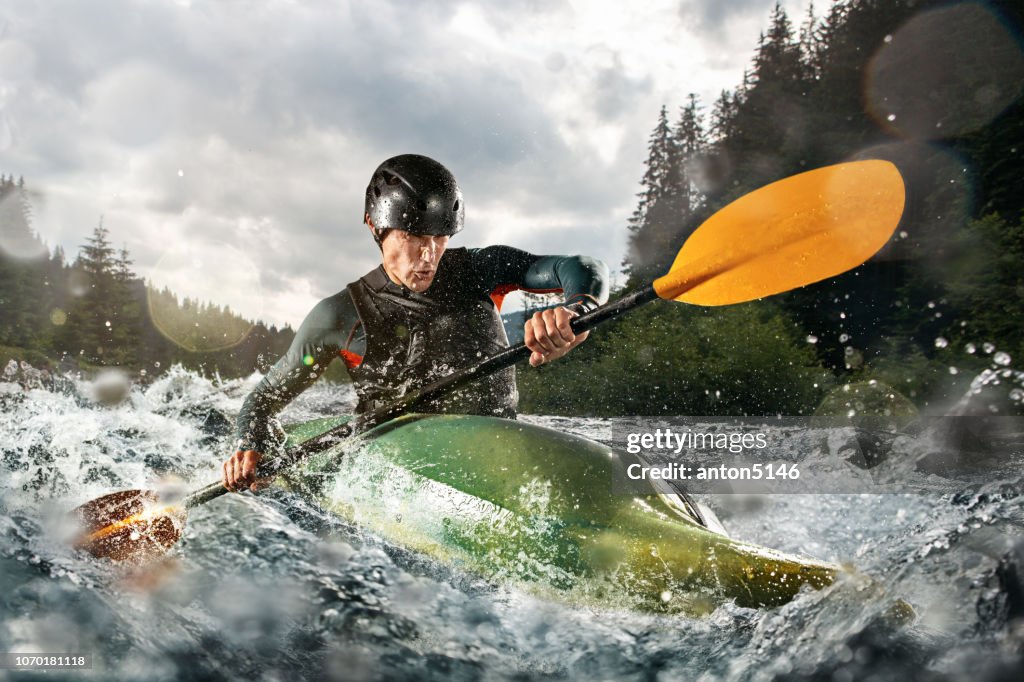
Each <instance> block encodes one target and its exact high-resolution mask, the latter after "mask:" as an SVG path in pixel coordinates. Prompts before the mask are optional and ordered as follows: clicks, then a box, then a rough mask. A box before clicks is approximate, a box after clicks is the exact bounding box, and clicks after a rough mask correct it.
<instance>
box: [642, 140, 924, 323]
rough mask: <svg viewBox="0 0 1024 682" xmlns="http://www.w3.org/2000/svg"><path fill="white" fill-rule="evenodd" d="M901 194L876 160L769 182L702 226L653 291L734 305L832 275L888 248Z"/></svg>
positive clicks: (895, 173)
mask: <svg viewBox="0 0 1024 682" xmlns="http://www.w3.org/2000/svg"><path fill="white" fill-rule="evenodd" d="M905 194H906V192H905V189H904V186H903V178H902V177H901V176H900V172H899V170H897V169H896V166H894V165H893V164H892V163H890V162H888V161H880V160H871V161H853V162H849V163H841V164H837V165H835V166H826V167H825V168H819V169H817V170H812V171H808V172H806V173H800V174H799V175H794V176H792V177H789V178H786V179H784V180H779V181H778V182H773V183H772V184H770V185H766V186H764V187H762V188H760V189H758V190H756V191H754V192H751V193H750V194H747V195H745V196H743V197H741V198H739V199H737V200H736V201H734V202H733V203H731V204H729V205H728V206H726V207H725V208H723V209H722V210H720V211H718V212H717V213H715V215H713V216H711V218H709V219H708V220H707V221H706V222H704V223H703V224H702V225H701V226H700V227H698V228H697V230H696V231H694V233H693V234H692V235H690V238H689V239H687V240H686V243H685V244H683V248H682V249H680V250H679V254H678V255H677V256H676V259H675V262H674V263H673V264H672V268H671V269H670V270H669V271H668V273H667V274H665V275H664V276H663V277H660V278H658V279H657V280H655V281H654V289H655V291H656V292H657V293H658V296H660V297H661V298H664V299H668V300H673V299H674V300H676V301H683V302H686V303H693V304H696V305H705V306H712V305H728V304H731V303H742V302H744V301H751V300H754V299H758V298H763V297H765V296H771V295H772V294H777V293H780V292H783V291H789V290H790V289H795V288H797V287H801V286H806V285H808V284H811V283H813V282H819V281H821V280H823V279H828V278H829V277H834V276H835V275H838V274H840V273H843V272H846V271H847V270H851V269H853V268H855V267H857V266H858V265H860V264H861V263H863V262H864V261H866V260H867V259H868V258H870V257H871V256H873V255H874V254H875V253H877V252H878V250H879V249H880V248H882V246H884V245H885V243H886V242H887V241H889V238H890V237H891V236H892V233H893V232H894V231H895V230H896V226H897V225H898V224H899V221H900V217H901V216H902V215H903V205H904V202H905Z"/></svg>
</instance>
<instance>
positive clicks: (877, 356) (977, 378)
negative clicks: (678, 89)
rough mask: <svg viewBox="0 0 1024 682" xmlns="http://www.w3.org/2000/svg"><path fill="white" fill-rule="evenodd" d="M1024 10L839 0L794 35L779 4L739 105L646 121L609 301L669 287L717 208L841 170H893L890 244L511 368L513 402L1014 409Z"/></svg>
mask: <svg viewBox="0 0 1024 682" xmlns="http://www.w3.org/2000/svg"><path fill="white" fill-rule="evenodd" d="M1022 14H1024V8H1022V6H1021V3H1012V2H992V3H986V4H984V5H982V4H978V3H961V4H955V3H949V2H927V1H926V2H920V1H914V0H843V1H840V2H836V3H834V4H833V5H832V6H831V7H830V8H829V9H828V10H827V11H826V12H825V14H824V16H822V17H818V16H816V15H815V14H814V9H813V7H812V9H811V10H810V12H809V13H808V15H807V16H806V17H802V18H800V19H798V20H797V21H796V22H794V20H792V19H791V18H790V17H789V16H787V14H786V12H785V11H784V10H783V9H782V8H781V7H779V6H778V5H776V7H775V9H774V10H773V12H772V14H771V17H770V20H769V23H768V27H767V29H766V30H765V32H764V33H763V34H762V35H761V36H760V39H759V40H758V42H757V46H756V49H755V51H754V56H753V60H752V63H751V66H750V68H749V70H748V71H747V73H746V75H745V77H744V78H743V81H742V82H741V83H739V84H738V85H737V87H736V88H735V89H733V90H729V91H723V92H722V93H721V95H720V96H719V97H718V98H717V100H716V101H715V102H713V103H710V106H707V105H705V103H702V102H700V101H699V100H698V99H697V98H696V97H695V96H694V95H689V96H681V97H680V100H681V101H680V102H679V103H678V110H677V112H676V113H674V114H673V113H672V111H671V110H670V108H669V107H668V106H663V107H662V109H661V111H660V112H659V113H658V116H657V120H656V123H655V126H654V129H653V131H652V133H651V136H650V141H649V148H648V157H647V161H646V168H645V173H644V175H643V178H642V180H641V191H640V193H639V200H638V204H637V208H636V210H635V212H634V213H633V215H632V217H631V218H630V220H629V225H628V230H629V239H630V251H629V254H628V255H627V257H626V259H625V262H624V263H623V266H624V268H625V272H626V273H627V274H628V276H629V282H628V284H627V286H626V287H625V288H624V289H623V292H624V291H629V290H631V289H632V288H634V287H636V286H638V285H640V284H642V283H645V282H650V281H651V280H652V279H654V278H655V277H657V276H659V275H661V274H662V273H664V272H665V271H667V269H668V267H669V266H670V265H671V262H672V260H673V258H674V257H675V254H676V252H677V251H678V250H679V248H680V247H681V246H682V244H683V243H684V242H685V240H686V237H687V236H688V235H689V234H690V233H691V232H693V231H694V230H695V229H696V228H697V227H698V226H699V225H700V224H701V223H702V222H703V221H704V220H705V219H707V218H708V217H709V216H711V215H712V214H713V213H714V212H715V211H716V210H717V209H719V208H722V207H723V206H725V205H727V204H728V203H729V202H730V201H732V200H734V199H736V198H738V197H740V196H743V195H744V194H746V193H748V192H751V191H753V190H755V189H757V188H758V187H761V186H763V185H766V184H768V183H770V182H772V181H775V180H778V179H781V178H785V177H788V176H791V175H794V174H797V173H800V172H802V171H805V170H810V169H813V168H818V167H821V166H826V165H829V164H834V163H840V162H843V161H849V160H855V159H862V158H881V159H887V160H890V161H893V162H894V163H895V164H896V165H897V167H898V168H899V169H900V171H901V173H902V174H903V176H904V180H905V182H906V184H907V207H906V211H905V214H904V217H903V220H902V222H901V224H900V227H899V229H898V232H897V234H896V236H895V237H894V238H893V240H892V241H891V242H890V244H889V245H887V246H886V247H885V248H884V249H883V251H882V252H881V253H880V254H879V255H878V256H876V257H875V258H873V259H872V260H870V261H869V262H868V263H866V264H865V265H863V266H861V267H860V268H857V269H856V270H854V271H853V272H850V273H847V274H845V275H843V276H840V277H837V278H835V279H833V280H830V281H825V282H821V283H818V284H815V285H812V286H808V287H805V288H803V289H799V290H796V291H793V292H790V293H788V294H783V295H780V296H775V297H772V298H771V299H767V300H764V301H755V302H752V303H747V304H742V305H737V306H727V307H723V308H697V307H692V306H685V305H679V304H672V303H664V302H656V303H654V304H651V306H650V307H649V308H648V309H646V310H644V311H642V312H640V313H637V314H633V315H631V316H628V317H627V318H625V319H621V320H619V321H618V322H615V323H612V325H611V328H604V329H602V330H601V331H600V333H598V334H595V335H594V336H593V338H592V340H591V341H588V343H586V344H584V345H583V346H581V347H580V349H579V350H578V351H576V352H575V353H574V354H573V355H571V356H569V357H567V358H566V359H565V360H563V361H559V362H558V363H555V364H552V365H551V366H547V367H542V368H541V369H540V371H537V372H530V371H522V372H520V375H519V376H520V385H521V391H522V394H523V401H522V406H523V408H524V409H525V410H526V411H533V412H538V413H551V412H556V413H558V412H563V413H564V412H569V413H583V414H600V415H614V414H706V415H716V414H717V415H721V414H725V415H729V414H808V413H812V412H815V411H816V410H817V411H825V412H829V413H839V414H844V415H845V414H851V415H852V414H858V413H859V414H867V413H880V414H885V413H894V412H911V411H916V410H918V409H921V410H924V411H929V412H941V411H946V410H949V409H951V408H952V406H953V405H954V404H956V403H957V402H959V401H961V400H962V399H963V398H964V396H965V395H966V394H967V393H968V392H969V391H974V392H982V393H986V397H985V398H984V401H985V405H984V406H983V409H985V410H987V411H989V412H1005V411H1019V410H1020V406H1021V403H1022V402H1024V390H1022V375H1021V373H1019V372H1017V371H1015V370H1013V369H1012V365H1013V363H1014V361H1015V360H1016V361H1018V362H1019V361H1020V359H1021V358H1022V357H1024V326H1022V325H1021V323H1020V320H1021V312H1022V310H1024V268H1022V267H1021V265H1022V263H1024V222H1022V218H1024V215H1022V207H1024V163H1022V156H1021V155H1022V152H1024V104H1022V101H1021V92H1022V89H1024V56H1022V52H1021V47H1020V42H1019V36H1020V34H1021V33H1020V32H1021V27H1022V25H1024V16H1022ZM982 37H983V38H984V39H981V38H982ZM756 229H758V228H757V226H756V225H752V226H751V230H756ZM619 293H620V294H621V293H622V292H619ZM972 381H973V382H974V388H973V389H972V387H971V386H972ZM982 384H984V386H982ZM990 389H992V390H990ZM995 394H998V396H996V397H994V396H995Z"/></svg>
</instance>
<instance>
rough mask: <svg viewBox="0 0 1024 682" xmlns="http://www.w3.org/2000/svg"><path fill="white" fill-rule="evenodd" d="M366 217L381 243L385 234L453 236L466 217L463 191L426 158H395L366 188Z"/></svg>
mask: <svg viewBox="0 0 1024 682" xmlns="http://www.w3.org/2000/svg"><path fill="white" fill-rule="evenodd" d="M366 214H367V215H369V216H370V221H371V222H372V223H373V227H374V231H375V233H376V239H377V243H378V244H379V243H380V240H381V236H382V235H383V233H384V230H388V229H392V228H394V229H399V230H406V231H407V232H413V233H415V234H432V235H449V236H450V235H453V234H455V233H456V232H459V231H460V230H462V223H463V220H464V218H465V215H466V211H465V207H464V206H463V202H462V190H460V189H459V184H458V183H457V182H455V176H454V175H452V173H451V171H449V170H448V169H447V168H445V167H444V166H442V165H441V164H439V163H438V162H437V161H434V160H433V159H431V158H428V157H426V156H420V155H419V154H402V155H401V156H395V157H392V158H390V159H388V160H387V161H385V162H384V163H382V164H381V165H379V166H377V170H375V171H374V172H373V177H372V178H370V184H369V185H368V186H367V188H366Z"/></svg>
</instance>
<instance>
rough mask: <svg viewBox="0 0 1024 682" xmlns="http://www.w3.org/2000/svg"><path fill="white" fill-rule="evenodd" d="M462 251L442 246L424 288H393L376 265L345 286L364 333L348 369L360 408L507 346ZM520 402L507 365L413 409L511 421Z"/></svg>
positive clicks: (485, 293)
mask: <svg viewBox="0 0 1024 682" xmlns="http://www.w3.org/2000/svg"><path fill="white" fill-rule="evenodd" d="M471 259H472V256H471V255H470V253H469V252H468V251H467V250H466V249H449V250H448V251H446V252H445V254H444V256H442V258H441V261H440V263H439V264H438V268H437V274H436V275H435V276H434V281H433V283H432V284H431V286H430V288H429V289H427V291H425V292H423V293H416V292H413V291H410V290H408V289H406V288H405V287H403V286H400V285H398V284H395V283H394V282H392V281H391V279H390V278H389V277H388V276H387V273H386V272H385V271H384V267H383V266H378V267H377V268H376V269H375V270H373V271H371V272H370V273H368V274H366V275H365V276H363V277H362V278H360V279H359V281H357V282H353V283H352V284H349V285H348V291H349V294H350V295H351V297H352V301H353V303H354V304H355V307H356V311H357V312H358V313H359V319H360V322H361V323H362V325H363V329H364V331H365V333H366V354H365V355H364V356H363V358H362V362H360V363H359V365H358V366H355V367H350V368H349V375H350V376H351V377H352V380H353V382H354V384H355V389H356V394H357V395H358V396H359V404H358V405H357V407H356V412H358V413H362V412H367V411H369V410H373V409H375V408H377V407H380V406H381V405H383V404H385V403H387V402H390V401H392V400H395V399H397V398H400V397H401V396H402V395H404V394H405V392H406V391H407V390H408V389H410V388H413V387H417V386H422V385H424V384H426V383H429V382H431V381H433V380H436V379H439V378H441V377H443V376H446V375H448V374H450V373H452V372H453V371H456V370H459V369H462V368H464V367H469V366H471V365H473V364H476V363H477V362H479V361H480V360H482V359H483V358H485V357H487V356H488V355H490V354H492V353H495V352H497V351H499V350H501V349H503V348H507V347H508V337H506V336H505V328H504V325H503V324H502V322H501V316H500V315H499V314H498V311H497V309H496V308H495V306H494V302H493V301H492V300H491V298H490V292H489V291H487V290H486V285H485V284H484V283H483V281H482V278H481V275H480V273H479V272H476V271H475V269H474V268H473V264H472V262H471ZM518 402H519V392H518V390H517V388H516V375H515V368H514V367H509V368H507V369H503V370H501V371H499V372H496V373H494V374H491V375H490V376H487V377H481V378H480V379H478V380H476V381H474V382H472V383H470V384H467V385H466V386H463V387H462V388H460V389H457V390H454V391H449V392H447V393H446V394H444V395H441V396H438V397H436V398H434V399H433V400H430V401H428V402H426V403H423V404H421V405H417V406H416V408H415V409H416V411H417V412H447V413H461V414H483V415H493V416H499V417H508V418H514V417H515V414H516V407H517V405H518Z"/></svg>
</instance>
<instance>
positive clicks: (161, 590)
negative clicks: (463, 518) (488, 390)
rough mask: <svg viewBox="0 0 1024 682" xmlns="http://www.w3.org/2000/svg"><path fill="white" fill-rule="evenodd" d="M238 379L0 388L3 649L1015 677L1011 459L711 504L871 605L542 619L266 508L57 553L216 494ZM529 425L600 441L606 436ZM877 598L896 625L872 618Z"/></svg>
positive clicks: (250, 674)
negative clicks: (128, 495)
mask: <svg viewBox="0 0 1024 682" xmlns="http://www.w3.org/2000/svg"><path fill="white" fill-rule="evenodd" d="M255 381H256V377H253V378H250V379H248V380H244V381H233V382H225V383H221V384H217V383H213V382H210V381H208V380H206V379H203V378H201V377H199V376H197V375H195V374H192V373H189V372H185V371H183V370H180V369H173V370H171V371H170V372H168V373H167V374H165V375H164V376H162V377H161V378H159V379H158V380H157V381H155V382H154V383H152V384H151V385H149V386H147V387H136V388H134V389H133V390H132V392H131V393H130V395H129V398H128V400H127V401H126V402H125V403H124V404H122V405H121V406H119V407H115V408H105V407H100V406H97V405H94V404H91V403H90V402H89V401H88V400H86V399H85V398H83V397H82V396H84V395H86V394H87V390H86V388H87V387H86V386H84V385H83V384H82V383H81V382H73V381H71V382H67V383H66V384H65V387H66V390H65V392H54V391H48V390H43V389H40V388H35V389H29V390H24V389H22V388H21V387H19V386H18V385H16V384H10V383H8V384H2V385H0V407H2V416H0V438H2V442H0V447H2V459H0V466H2V472H3V478H2V481H0V506H2V508H0V512H2V514H0V533H2V535H3V538H4V542H3V544H2V548H0V565H2V566H3V569H2V572H0V576H2V577H0V580H2V584H0V587H2V590H0V651H22V652H79V653H88V654H92V656H93V661H94V662H93V669H92V671H91V672H61V673H59V675H60V676H64V677H65V678H67V679H103V680H111V679H125V680H164V679H167V680H171V679H183V680H184V679H199V678H206V679H245V680H263V679H266V680H278V679H280V680H291V679H302V678H312V679H316V678H326V679H410V680H412V679H415V680H421V679H533V678H565V677H569V678H574V679H588V680H591V679H635V680H655V679H657V680H662V679H665V680H672V679H720V678H731V679H773V678H777V677H789V678H793V679H800V678H806V677H811V676H820V677H823V678H826V679H833V680H837V681H842V680H854V679H863V678H864V677H866V676H868V675H874V676H875V678H876V679H907V678H918V677H926V676H928V675H937V676H940V677H947V676H948V677H952V678H959V677H967V676H970V677H972V678H974V679H978V680H981V679H985V678H987V677H994V676H996V675H998V674H1007V672H1008V671H1014V670H1015V669H1017V667H1018V666H1020V665H1021V658H1020V651H1021V648H1022V642H1024V639H1022V636H1021V634H1020V632H1019V631H1017V633H1016V634H1014V633H1013V632H1012V631H1011V630H1010V629H1008V628H1006V627H1005V626H1004V624H1003V623H1002V620H1001V619H1000V618H999V617H997V616H992V615H989V614H988V612H989V611H991V610H992V609H993V608H995V607H998V606H999V605H1000V604H1002V602H1001V601H1000V600H1001V599H1004V598H1003V597H1001V596H1000V592H999V591H998V590H997V589H996V587H997V582H996V581H995V580H994V579H993V578H992V577H991V572H992V569H993V567H994V566H995V564H996V561H997V559H998V557H999V556H1000V555H1002V554H1003V553H1005V552H1006V551H1007V550H1008V549H1009V548H1010V546H1011V545H1012V544H1013V542H1015V541H1019V539H1020V538H1021V528H1022V526H1024V509H1022V504H1021V502H1022V499H1024V498H1022V492H1024V484H1022V482H1021V480H1020V478H1019V476H1020V474H1019V471H1020V469H1019V463H1020V462H1019V460H1016V461H1007V462H1006V463H1005V466H1003V467H1001V468H997V469H996V470H995V473H992V471H993V470H991V469H990V470H989V471H987V472H985V473H984V474H980V473H979V474H977V475H976V476H975V477H974V478H975V479H976V480H973V481H972V480H971V479H970V476H966V477H964V478H961V479H949V478H940V477H935V476H934V475H931V474H927V473H922V472H917V471H916V470H915V468H914V466H913V458H914V457H916V456H917V455H918V454H919V453H915V452H911V451H909V449H908V450H907V451H901V450H900V449H899V447H901V446H899V445H897V449H896V450H895V451H894V452H893V454H892V455H891V456H890V458H889V460H888V461H887V462H884V463H883V464H882V465H880V467H881V469H882V471H883V472H888V473H889V474H890V475H895V474H899V475H900V476H907V477H913V479H914V483H915V484H916V485H915V487H916V488H918V489H920V488H922V487H923V488H926V489H930V490H932V491H933V492H931V493H927V494H920V493H914V494H902V495H899V494H888V495H774V496H746V497H736V496H718V497H715V498H710V497H708V498H706V499H707V501H708V502H709V503H710V504H712V506H714V507H715V508H716V510H717V511H718V512H719V514H720V515H721V516H722V518H723V520H724V521H725V522H726V524H727V526H728V527H729V529H730V531H731V532H732V534H733V535H734V536H737V537H740V538H743V539H747V540H751V541H755V542H757V543H759V544H763V545H767V546H771V547H776V548H778V549H781V550H785V551H790V552H796V553H802V554H807V555H811V556H814V557H818V558H822V559H832V560H836V561H841V562H844V563H850V564H854V565H855V566H856V567H857V569H858V570H859V571H861V572H863V573H865V574H868V575H870V576H872V577H873V578H875V579H877V581H878V582H879V583H880V584H882V585H883V586H884V589H885V593H886V594H885V595H883V596H881V597H878V598H875V597H873V596H872V595H858V593H857V591H856V589H855V588H854V587H853V586H851V585H839V586H836V587H834V588H830V589H828V590H824V591H822V592H808V593H806V594H802V595H801V596H800V597H798V598H797V599H796V600H795V601H794V602H792V603H790V604H788V605H786V606H783V607H781V608H778V609H774V610H751V609H741V608H738V607H735V606H732V605H726V606H723V607H721V608H719V609H718V610H717V611H715V612H714V613H713V614H712V615H710V616H708V617H705V618H701V619H690V618H683V617H672V618H668V617H658V616H651V615H643V614H636V613H629V612H598V611H593V610H587V609H579V608H575V607H571V606H567V605H564V604H558V603H553V602H550V603H549V602H540V601H538V600H536V599H534V598H531V597H529V596H526V595H523V594H520V593H517V592H515V591H514V590H510V589H508V588H505V587H503V586H501V585H491V584H487V583H486V582H483V581H481V580H479V579H477V578H475V577H473V576H469V575H464V574H460V573H458V572H457V571H455V570H453V569H451V568H450V567H447V566H444V565H439V564H437V563H436V562H434V561H432V560H429V559H425V558H423V557H419V556H416V555H412V554H409V553H407V552H403V551H402V550H401V548H395V547H389V546H387V545H386V544H385V543H384V542H382V541H380V540H379V539H377V538H374V537H372V536H369V535H367V534H365V533H364V532H363V531H361V530H360V529H356V528H350V527H347V526H345V525H344V524H342V523H340V522H339V521H337V520H336V519H333V518H331V517H329V516H325V515H323V514H321V513H320V512H319V511H318V510H316V509H312V508H310V507H309V506H308V505H307V504H306V503H304V502H303V501H302V500H300V499H297V498H294V497H292V496H289V495H288V494H285V493H282V492H280V491H273V490H270V491H266V492H265V493H263V494H261V495H259V496H254V495H251V494H244V495H231V496H226V497H223V498H220V499H218V500H216V501H214V502H212V503H210V504H208V505H205V506H203V507H200V508H198V509H196V510H194V511H193V513H192V514H191V516H190V519H189V524H188V526H187V529H186V531H185V534H184V536H183V539H182V541H181V542H179V543H178V544H177V545H176V546H175V548H174V549H173V550H172V551H171V553H170V554H169V556H168V558H167V560H166V561H164V562H162V563H159V564H157V565H155V566H150V567H148V568H147V569H146V570H145V571H139V570H134V571H132V570H129V569H124V568H120V567H114V566H111V565H110V564H108V563H106V562H103V561H98V560H95V559H92V558H88V557H83V556H79V555H77V554H75V553H73V552H72V551H71V550H69V549H68V548H66V547H65V546H64V545H63V544H62V543H60V542H59V541H58V540H57V539H56V537H55V536H54V534H53V530H54V520H55V519H60V518H61V515H62V513H63V512H64V511H66V510H68V509H70V508H72V507H73V506H75V505H77V504H79V503H81V502H85V501H87V500H89V499H92V498H95V497H98V496H100V495H103V494H105V493H108V492H111V491H113V490H117V489H121V488H130V487H147V488H150V487H156V486H158V485H167V480H168V478H177V479H179V481H181V483H180V485H183V486H185V487H193V486H197V485H201V484H205V483H206V482H208V481H210V480H213V479H215V478H217V476H218V467H219V464H220V462H221V461H222V460H223V459H224V457H226V455H227V454H228V450H229V448H230V441H231V438H230V436H227V435H223V434H222V435H214V434H210V433H208V432H206V431H204V428H203V423H204V421H206V420H207V419H208V418H209V413H210V411H211V410H215V411H217V412H219V413H223V414H224V415H227V416H228V417H229V418H232V419H233V417H234V415H235V413H236V412H237V409H238V407H239V406H240V404H241V401H242V399H243V397H244V396H245V394H246V393H247V392H248V391H249V390H250V389H251V388H252V387H253V385H254V383H255ZM352 403H353V400H352V395H351V393H350V392H349V391H348V390H347V389H344V388H338V387H327V386H317V387H314V389H312V390H310V391H308V392H307V393H306V394H304V395H303V396H302V397H300V399H299V400H297V401H296V403H295V404H293V405H292V406H290V407H289V408H288V410H287V411H286V413H285V415H284V418H285V420H288V421H300V420H304V419H308V418H310V417H313V416H320V415H324V414H333V413H337V412H338V411H343V410H346V409H351V406H352ZM527 419H529V420H530V421H535V422H540V423H544V424H547V425H549V426H553V427H555V428H559V429H563V430H568V431H573V432H576V433H579V434H581V435H585V436H588V437H590V438H594V439H597V440H607V439H608V438H609V428H608V424H607V422H605V421H603V420H592V419H590V420H588V419H565V418H556V417H527ZM211 423H212V422H209V421H207V428H208V429H209V426H210V424H211ZM908 447H909V446H908ZM1018 454H1019V453H1018ZM876 596H877V595H876ZM896 597H900V598H903V599H905V600H907V601H908V602H910V603H911V604H912V605H913V606H914V608H915V609H916V611H917V612H918V614H919V618H918V621H917V623H916V624H915V625H913V626H904V627H893V626H888V625H886V624H885V623H884V622H883V619H882V615H883V613H884V605H885V603H886V600H887V599H890V598H896ZM979 604H980V609H979ZM50 677H51V678H52V677H54V674H53V673H51V675H50Z"/></svg>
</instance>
